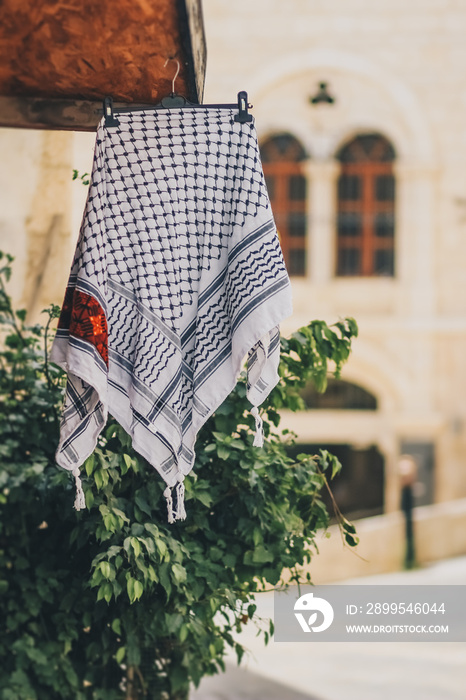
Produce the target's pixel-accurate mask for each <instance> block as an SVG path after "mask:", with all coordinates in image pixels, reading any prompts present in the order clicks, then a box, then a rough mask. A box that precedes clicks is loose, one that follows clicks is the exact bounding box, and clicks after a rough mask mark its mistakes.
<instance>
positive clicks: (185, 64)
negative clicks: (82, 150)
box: [0, 0, 206, 131]
mask: <svg viewBox="0 0 466 700" xmlns="http://www.w3.org/2000/svg"><path fill="white" fill-rule="evenodd" d="M170 58H176V59H178V61H179V62H180V66H181V70H180V73H179V76H178V78H177V81H176V91H177V92H178V93H180V94H182V95H184V96H185V97H187V99H188V100H190V101H191V102H195V103H199V102H201V101H202V94H203V87H204V76H205V62H206V46H205V36H204V29H203V21H202V9H201V0H98V1H97V2H96V0H2V2H1V3H0V126H10V127H27V128H46V129H67V130H76V131H91V130H94V129H95V128H96V126H97V123H98V122H99V120H100V118H101V112H100V113H99V110H100V109H101V107H102V100H103V98H104V97H105V96H106V95H110V96H111V97H113V99H114V101H115V105H116V106H118V105H120V104H123V103H125V104H128V103H131V104H134V105H145V104H147V105H150V104H155V103H157V102H159V101H160V100H161V99H162V98H163V97H165V96H167V95H168V94H170V92H171V89H172V78H173V75H174V72H175V69H176V65H175V64H174V63H173V62H169V63H168V64H167V65H166V62H167V59H170Z"/></svg>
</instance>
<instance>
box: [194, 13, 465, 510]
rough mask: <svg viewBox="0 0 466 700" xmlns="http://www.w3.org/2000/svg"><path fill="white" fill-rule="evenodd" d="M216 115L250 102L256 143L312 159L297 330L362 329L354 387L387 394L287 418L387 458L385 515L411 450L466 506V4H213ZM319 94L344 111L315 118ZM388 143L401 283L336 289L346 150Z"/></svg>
mask: <svg viewBox="0 0 466 700" xmlns="http://www.w3.org/2000/svg"><path fill="white" fill-rule="evenodd" d="M204 14H205V21H206V31H207V39H208V66H207V82H206V101H211V102H217V101H228V102H231V101H232V100H234V98H235V95H236V93H237V92H238V90H247V91H248V94H249V99H250V101H251V102H252V103H253V104H254V110H253V113H254V115H255V117H256V124H257V129H258V132H259V137H260V138H264V137H266V136H268V135H270V134H273V133H277V132H280V131H289V132H291V133H293V134H294V135H295V136H296V137H297V138H299V139H300V140H301V142H302V144H303V145H304V147H305V149H306V151H307V153H308V155H309V160H308V163H307V166H306V167H307V172H308V179H309V183H310V190H309V241H308V253H309V255H308V259H309V266H308V275H307V277H306V278H305V279H295V280H294V281H293V288H294V309H295V311H294V315H293V317H292V318H291V319H290V320H289V321H288V322H286V323H285V324H284V326H283V330H284V331H285V332H290V331H292V330H294V329H295V328H297V327H298V326H299V325H301V324H304V323H306V322H308V321H309V320H311V319H312V318H324V319H325V320H326V321H327V322H332V321H334V320H336V319H337V318H338V317H340V316H346V315H351V316H354V317H355V318H356V319H357V321H358V323H359V326H360V338H359V339H358V340H357V341H356V342H355V344H354V353H353V356H352V358H351V360H350V362H349V364H348V366H347V368H346V369H345V370H344V378H347V379H348V381H354V382H355V383H358V384H361V385H362V386H364V387H365V388H366V389H368V390H369V391H371V392H372V393H374V394H375V395H376V396H377V398H378V400H379V404H380V410H379V411H378V412H377V415H375V416H369V417H367V416H364V415H360V414H359V415H358V414H356V413H354V412H353V413H351V412H346V413H344V414H343V413H342V414H338V412H333V413H332V414H330V413H328V412H325V413H324V412H321V414H320V415H318V414H316V413H315V412H312V413H309V414H304V415H301V416H286V417H285V423H286V425H287V426H289V427H290V428H294V429H295V430H296V432H298V434H299V436H300V439H302V440H303V441H313V442H316V441H320V440H325V441H328V444H330V445H331V443H332V442H341V441H344V440H348V441H349V442H355V441H356V442H357V443H358V444H360V445H365V444H366V445H370V444H377V445H378V446H379V449H380V450H381V452H382V453H383V454H384V455H385V458H386V466H387V480H386V487H387V488H386V510H387V511H392V510H396V509H397V507H398V503H399V495H398V481H397V476H396V460H397V457H398V454H399V450H400V441H401V440H403V439H404V440H418V441H432V442H434V443H435V451H436V477H435V497H436V500H438V501H448V500H450V499H452V498H459V497H464V496H466V400H465V387H466V363H465V361H464V358H465V356H466V354H465V352H466V167H465V163H466V70H465V68H466V42H465V40H464V37H465V35H466V34H465V32H466V5H465V4H464V3H463V2H459V1H456V0H413V1H411V2H404V1H403V2H402V1H401V0H377V1H376V2H373V0H349V1H348V0H326V2H321V1H320V0H288V1H287V2H279V1H278V0H277V1H274V0H256V1H255V2H250V1H249V0H237V2H235V3H231V2H228V1H227V0H204ZM320 81H327V82H328V89H329V92H330V93H331V94H332V95H334V97H335V98H336V102H335V104H334V105H331V106H328V105H320V106H318V107H313V106H311V105H310V104H309V97H310V96H311V95H314V94H315V93H316V90H317V85H318V83H319V82H320ZM365 131H377V132H380V133H382V134H384V135H385V136H386V137H387V138H389V139H390V140H391V142H392V143H393V145H394V147H395V150H396V153H397V161H396V178H397V203H396V207H397V209H396V236H397V239H396V246H397V248H396V265H397V268H396V269H397V272H396V277H395V278H394V279H342V278H340V279H337V278H335V276H334V256H335V245H334V240H335V234H334V226H335V181H336V177H337V173H338V165H337V163H336V162H335V152H336V150H337V149H338V147H339V146H340V145H341V144H342V143H343V142H344V141H345V140H346V139H348V138H350V137H351V136H354V135H356V134H357V133H361V132H365Z"/></svg>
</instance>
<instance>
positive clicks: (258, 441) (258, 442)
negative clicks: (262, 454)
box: [251, 406, 264, 447]
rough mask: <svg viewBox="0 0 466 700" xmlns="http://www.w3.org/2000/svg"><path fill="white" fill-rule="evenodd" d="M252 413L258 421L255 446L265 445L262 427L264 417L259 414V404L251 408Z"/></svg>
mask: <svg viewBox="0 0 466 700" xmlns="http://www.w3.org/2000/svg"><path fill="white" fill-rule="evenodd" d="M251 415H252V416H254V419H255V421H256V434H255V435H254V442H253V443H252V444H253V447H264V429H263V427H262V418H261V417H260V415H259V409H258V408H257V406H253V407H252V408H251Z"/></svg>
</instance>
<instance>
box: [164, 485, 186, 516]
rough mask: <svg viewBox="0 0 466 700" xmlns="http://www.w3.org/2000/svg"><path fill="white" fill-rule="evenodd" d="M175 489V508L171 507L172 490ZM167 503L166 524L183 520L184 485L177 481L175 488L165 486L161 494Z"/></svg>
mask: <svg viewBox="0 0 466 700" xmlns="http://www.w3.org/2000/svg"><path fill="white" fill-rule="evenodd" d="M173 488H176V508H174V506H173V496H172V489H173ZM163 495H164V496H165V500H166V501H167V511H168V522H169V523H174V522H175V520H185V519H186V510H185V507H184V483H183V481H179V482H178V483H177V485H176V487H172V486H167V488H166V489H165V491H164V492H163Z"/></svg>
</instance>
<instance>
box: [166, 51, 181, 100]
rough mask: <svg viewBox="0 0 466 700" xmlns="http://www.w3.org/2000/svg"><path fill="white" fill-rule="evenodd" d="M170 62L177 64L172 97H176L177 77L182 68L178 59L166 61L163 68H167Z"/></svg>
mask: <svg viewBox="0 0 466 700" xmlns="http://www.w3.org/2000/svg"><path fill="white" fill-rule="evenodd" d="M170 61H175V63H176V73H175V75H174V76H173V79H172V95H174V94H175V81H176V79H177V77H178V74H179V72H180V69H181V66H180V62H179V60H178V59H177V58H167V60H166V61H165V63H164V64H163V67H164V68H166V67H167V63H170Z"/></svg>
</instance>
